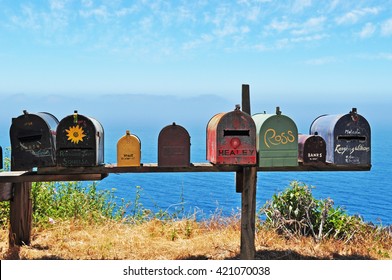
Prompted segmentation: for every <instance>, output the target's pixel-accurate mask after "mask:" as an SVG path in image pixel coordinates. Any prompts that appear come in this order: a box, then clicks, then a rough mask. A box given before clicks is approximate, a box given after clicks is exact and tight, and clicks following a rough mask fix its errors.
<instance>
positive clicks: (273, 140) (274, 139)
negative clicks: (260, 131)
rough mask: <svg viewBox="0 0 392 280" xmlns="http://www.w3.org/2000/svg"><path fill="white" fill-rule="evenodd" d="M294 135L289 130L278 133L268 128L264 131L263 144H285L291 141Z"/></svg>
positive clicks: (293, 139) (269, 145) (269, 146)
mask: <svg viewBox="0 0 392 280" xmlns="http://www.w3.org/2000/svg"><path fill="white" fill-rule="evenodd" d="M294 141H295V136H294V135H293V132H292V131H291V130H288V131H287V132H282V133H280V134H278V133H277V132H276V130H275V129H273V128H269V129H267V130H266V131H265V133H264V144H265V145H266V146H267V147H268V148H271V146H278V145H286V144H288V143H293V142H294Z"/></svg>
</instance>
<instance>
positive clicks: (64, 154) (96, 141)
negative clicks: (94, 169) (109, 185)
mask: <svg viewBox="0 0 392 280" xmlns="http://www.w3.org/2000/svg"><path fill="white" fill-rule="evenodd" d="M56 143H57V165H58V166H96V165H101V164H103V163H104V131H103V127H102V125H101V124H100V123H99V122H98V121H97V120H95V119H94V118H91V117H86V116H83V115H80V114H78V113H77V111H75V112H74V114H73V115H69V116H67V117H65V118H63V119H62V120H61V121H60V123H59V124H58V126H57V139H56Z"/></svg>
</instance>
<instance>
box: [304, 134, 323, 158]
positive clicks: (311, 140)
mask: <svg viewBox="0 0 392 280" xmlns="http://www.w3.org/2000/svg"><path fill="white" fill-rule="evenodd" d="M326 154H327V147H326V144H325V141H324V139H323V137H321V136H319V135H308V134H299V135H298V161H299V162H301V163H302V164H305V165H307V164H320V163H321V164H323V163H325V158H326Z"/></svg>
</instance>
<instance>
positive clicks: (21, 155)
mask: <svg viewBox="0 0 392 280" xmlns="http://www.w3.org/2000/svg"><path fill="white" fill-rule="evenodd" d="M58 123H59V122H58V120H57V118H56V117H55V116H53V115H52V114H49V113H34V114H30V113H28V112H27V111H23V115H21V116H19V117H17V118H13V119H12V124H11V127H10V140H11V169H12V170H29V169H32V168H35V167H45V166H54V165H55V164H56V128H57V125H58Z"/></svg>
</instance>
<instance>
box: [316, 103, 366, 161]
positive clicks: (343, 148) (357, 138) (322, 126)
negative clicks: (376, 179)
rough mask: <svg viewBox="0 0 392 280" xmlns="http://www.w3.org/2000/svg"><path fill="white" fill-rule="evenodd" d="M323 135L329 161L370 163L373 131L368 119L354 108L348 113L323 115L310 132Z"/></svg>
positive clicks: (317, 119)
mask: <svg viewBox="0 0 392 280" xmlns="http://www.w3.org/2000/svg"><path fill="white" fill-rule="evenodd" d="M316 133H317V134H318V135H320V136H322V137H323V138H324V140H325V142H326V145H327V158H326V161H327V162H328V163H333V164H336V165H352V164H357V165H370V164H371V157H370V155H371V145H370V143H371V133H370V125H369V123H368V121H367V120H366V119H365V118H364V117H363V116H361V115H359V114H358V113H357V109H356V108H353V109H352V110H351V111H350V113H348V114H337V115H322V116H320V117H318V118H316V119H315V120H314V121H313V123H312V124H311V127H310V134H316Z"/></svg>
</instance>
